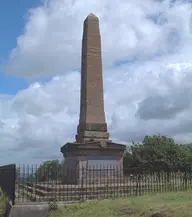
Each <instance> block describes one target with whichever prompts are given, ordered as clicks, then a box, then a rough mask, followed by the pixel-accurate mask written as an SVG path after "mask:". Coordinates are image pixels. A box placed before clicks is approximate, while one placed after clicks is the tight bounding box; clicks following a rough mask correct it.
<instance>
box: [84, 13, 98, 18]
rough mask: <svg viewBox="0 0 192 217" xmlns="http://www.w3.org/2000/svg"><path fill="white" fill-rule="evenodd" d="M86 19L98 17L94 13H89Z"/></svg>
mask: <svg viewBox="0 0 192 217" xmlns="http://www.w3.org/2000/svg"><path fill="white" fill-rule="evenodd" d="M86 19H98V17H97V16H96V15H95V14H92V13H90V14H89V15H88V16H87V18H86Z"/></svg>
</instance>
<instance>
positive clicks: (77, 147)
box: [61, 14, 126, 183]
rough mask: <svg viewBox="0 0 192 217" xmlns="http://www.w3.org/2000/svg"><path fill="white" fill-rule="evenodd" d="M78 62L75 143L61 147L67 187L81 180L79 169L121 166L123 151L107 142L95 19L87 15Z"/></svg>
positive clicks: (99, 39)
mask: <svg viewBox="0 0 192 217" xmlns="http://www.w3.org/2000/svg"><path fill="white" fill-rule="evenodd" d="M81 58H82V59H81V97H80V99H81V101H80V116H79V125H78V127H77V135H76V136H75V138H76V141H75V142H73V143H67V144H65V145H64V146H63V147H61V152H62V153H63V156H64V157H65V166H66V170H65V171H68V172H66V173H65V177H64V180H65V181H66V180H68V181H67V182H70V183H78V181H79V180H80V179H81V177H82V174H81V173H80V170H81V168H87V167H90V166H94V165H95V166H96V165H99V164H100V163H101V161H102V164H103V166H105V167H106V166H107V165H110V166H111V165H113V166H121V165H122V156H123V153H124V151H125V149H126V146H125V145H121V144H117V143H113V142H112V141H111V140H109V133H108V131H107V123H106V121H105V111H104V99H103V98H104V97H103V76H102V55H101V36H100V31H99V19H98V17H96V16H95V15H94V14H89V16H88V17H87V18H86V19H85V21H84V30H83V39H82V56H81ZM72 171H74V172H72ZM78 171H79V172H78ZM69 172H70V175H69ZM69 177H70V178H69Z"/></svg>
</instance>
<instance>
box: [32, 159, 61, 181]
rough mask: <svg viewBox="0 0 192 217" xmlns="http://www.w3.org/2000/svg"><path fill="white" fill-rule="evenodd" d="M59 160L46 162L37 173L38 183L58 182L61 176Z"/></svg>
mask: <svg viewBox="0 0 192 217" xmlns="http://www.w3.org/2000/svg"><path fill="white" fill-rule="evenodd" d="M61 165H62V163H61V162H60V161H59V160H49V161H45V162H44V163H43V164H42V165H41V166H40V167H39V168H38V169H37V171H36V173H35V176H36V180H37V181H38V182H44V181H53V180H58V179H59V178H60V175H61Z"/></svg>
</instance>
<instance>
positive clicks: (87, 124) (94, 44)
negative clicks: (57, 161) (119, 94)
mask: <svg viewBox="0 0 192 217" xmlns="http://www.w3.org/2000/svg"><path fill="white" fill-rule="evenodd" d="M84 131H98V132H107V124H106V122H105V112H104V100H103V77H102V57H101V36H100V31H99V19H98V18H97V17H96V16H95V15H93V14H89V16H88V17H87V18H86V19H85V21H84V31H83V40H82V66H81V102H80V117H79V126H78V129H77V134H79V133H80V132H84ZM89 135H90V138H92V136H91V134H89ZM106 135H107V134H105V135H104V136H99V137H98V139H102V138H105V137H106ZM108 137H109V134H108ZM76 140H77V141H84V138H83V137H82V134H81V136H78V135H77V136H76ZM85 140H87V137H86V138H85Z"/></svg>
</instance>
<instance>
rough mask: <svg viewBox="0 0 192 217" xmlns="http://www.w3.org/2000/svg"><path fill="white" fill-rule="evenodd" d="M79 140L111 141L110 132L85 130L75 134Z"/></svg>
mask: <svg viewBox="0 0 192 217" xmlns="http://www.w3.org/2000/svg"><path fill="white" fill-rule="evenodd" d="M75 139H76V141H77V142H88V141H90V140H91V139H92V140H94V141H109V133H108V132H97V131H84V132H80V133H78V134H77V135H76V136H75Z"/></svg>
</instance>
